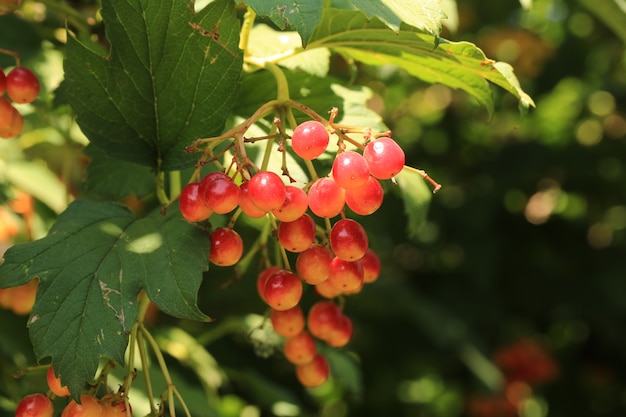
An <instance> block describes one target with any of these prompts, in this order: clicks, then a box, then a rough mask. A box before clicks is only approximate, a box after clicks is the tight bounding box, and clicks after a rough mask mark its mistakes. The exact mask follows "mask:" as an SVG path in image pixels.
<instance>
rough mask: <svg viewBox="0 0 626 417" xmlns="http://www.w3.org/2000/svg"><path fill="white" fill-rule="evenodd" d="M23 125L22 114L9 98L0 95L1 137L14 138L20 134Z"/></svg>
mask: <svg viewBox="0 0 626 417" xmlns="http://www.w3.org/2000/svg"><path fill="white" fill-rule="evenodd" d="M23 126H24V118H23V117H22V114H21V113H20V112H19V111H18V110H17V109H16V108H15V107H13V105H12V104H11V102H10V101H9V100H7V99H6V98H4V97H0V138H12V137H14V136H17V135H19V133H20V132H21V131H22V127H23Z"/></svg>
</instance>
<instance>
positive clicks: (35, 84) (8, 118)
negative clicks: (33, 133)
mask: <svg viewBox="0 0 626 417" xmlns="http://www.w3.org/2000/svg"><path fill="white" fill-rule="evenodd" d="M39 88H40V85H39V79H38V78H37V76H36V75H35V74H34V73H33V72H32V71H31V70H29V69H28V68H26V67H21V66H17V67H15V68H13V69H12V70H11V71H9V73H8V74H6V75H5V73H4V70H3V69H2V68H0V138H12V137H15V136H17V135H19V134H20V132H21V131H22V127H23V126H24V118H23V117H22V114H21V113H20V112H19V110H17V109H16V108H15V106H13V103H19V104H24V103H32V102H33V101H34V100H35V99H36V98H37V96H38V95H39ZM5 93H6V95H7V96H8V99H7V98H5V97H3V96H4V94H5ZM12 102H13V103H12Z"/></svg>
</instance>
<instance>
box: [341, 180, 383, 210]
mask: <svg viewBox="0 0 626 417" xmlns="http://www.w3.org/2000/svg"><path fill="white" fill-rule="evenodd" d="M384 194H385V192H384V190H383V186H382V185H380V182H379V181H378V180H377V179H376V178H374V177H372V176H371V175H370V177H369V178H368V179H367V181H366V182H365V184H363V185H361V186H360V187H356V188H351V189H349V190H346V205H347V206H348V207H349V208H350V210H352V211H353V212H355V213H356V214H359V215H361V216H369V215H370V214H372V213H374V212H375V211H376V210H378V209H379V208H380V206H381V205H382V204H383V198H384Z"/></svg>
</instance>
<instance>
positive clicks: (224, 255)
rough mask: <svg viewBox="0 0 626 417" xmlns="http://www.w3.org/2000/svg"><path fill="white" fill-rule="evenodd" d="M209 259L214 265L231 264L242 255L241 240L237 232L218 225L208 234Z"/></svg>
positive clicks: (237, 260)
mask: <svg viewBox="0 0 626 417" xmlns="http://www.w3.org/2000/svg"><path fill="white" fill-rule="evenodd" d="M210 238H211V249H210V250H209V260H210V261H211V262H212V263H214V264H215V265H220V266H231V265H234V264H236V263H237V262H239V259H241V256H242V255H243V240H242V239H241V236H239V233H237V232H236V231H235V230H233V229H231V228H228V227H218V228H217V229H215V230H214V231H213V232H211V235H210Z"/></svg>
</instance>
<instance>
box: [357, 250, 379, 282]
mask: <svg viewBox="0 0 626 417" xmlns="http://www.w3.org/2000/svg"><path fill="white" fill-rule="evenodd" d="M359 262H361V265H362V266H363V282H364V283H366V284H367V283H371V282H374V281H376V280H377V279H378V276H379V275H380V258H378V255H377V254H376V252H374V251H373V250H372V249H368V250H367V252H365V256H363V257H362V258H361V259H360V260H359Z"/></svg>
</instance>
